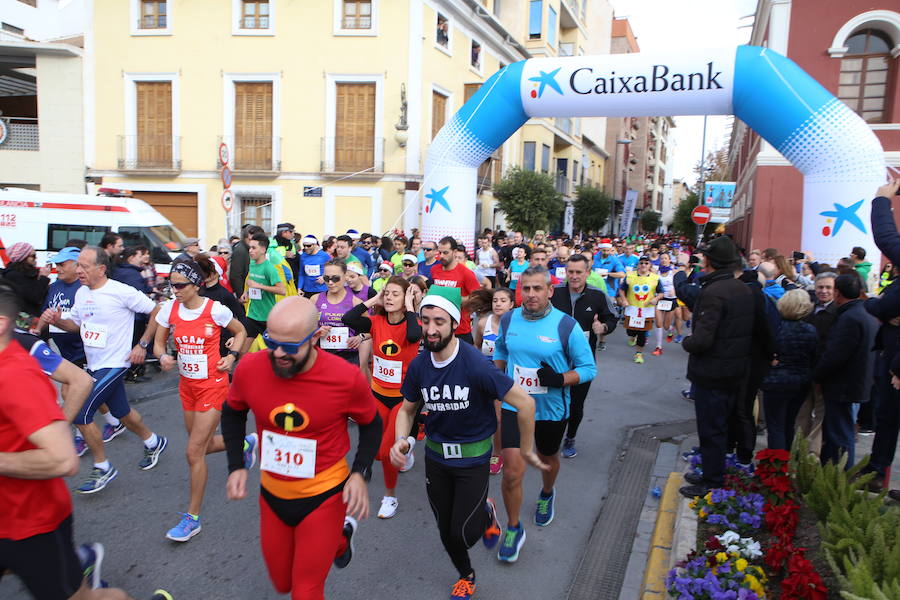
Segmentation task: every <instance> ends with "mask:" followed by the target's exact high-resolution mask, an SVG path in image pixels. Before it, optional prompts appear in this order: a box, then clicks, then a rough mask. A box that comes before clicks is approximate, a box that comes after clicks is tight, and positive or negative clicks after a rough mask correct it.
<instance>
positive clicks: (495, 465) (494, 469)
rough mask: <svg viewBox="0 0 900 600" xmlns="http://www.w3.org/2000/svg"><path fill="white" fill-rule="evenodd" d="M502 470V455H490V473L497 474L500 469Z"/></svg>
mask: <svg viewBox="0 0 900 600" xmlns="http://www.w3.org/2000/svg"><path fill="white" fill-rule="evenodd" d="M502 470H503V457H502V456H492V457H491V475H499V474H500V471H502Z"/></svg>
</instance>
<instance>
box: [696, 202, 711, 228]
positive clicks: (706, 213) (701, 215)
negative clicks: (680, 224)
mask: <svg viewBox="0 0 900 600" xmlns="http://www.w3.org/2000/svg"><path fill="white" fill-rule="evenodd" d="M711 218H712V211H711V210H710V209H709V207H708V206H703V205H702V204H701V205H700V206H698V207H696V208H694V210H692V211H691V221H693V222H694V223H696V224H697V225H706V224H707V223H709V220H710V219H711Z"/></svg>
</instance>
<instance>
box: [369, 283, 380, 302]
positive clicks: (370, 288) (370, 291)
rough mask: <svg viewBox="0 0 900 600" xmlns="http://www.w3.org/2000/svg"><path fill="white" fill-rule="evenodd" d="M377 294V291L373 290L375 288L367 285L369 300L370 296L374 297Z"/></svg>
mask: <svg viewBox="0 0 900 600" xmlns="http://www.w3.org/2000/svg"><path fill="white" fill-rule="evenodd" d="M377 295H378V292H376V291H375V288H373V287H372V286H371V285H370V286H369V297H368V298H367V300H371V299H372V298H374V297H375V296H377Z"/></svg>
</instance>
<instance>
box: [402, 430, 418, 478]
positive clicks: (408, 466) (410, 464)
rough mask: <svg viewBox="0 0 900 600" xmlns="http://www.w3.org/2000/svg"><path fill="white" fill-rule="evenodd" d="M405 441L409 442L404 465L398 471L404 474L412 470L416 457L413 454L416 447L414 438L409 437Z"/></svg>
mask: <svg viewBox="0 0 900 600" xmlns="http://www.w3.org/2000/svg"><path fill="white" fill-rule="evenodd" d="M406 441H407V442H409V452H407V453H406V463H405V464H404V465H403V468H402V469H400V472H401V473H406V472H407V471H409V470H410V469H412V468H413V465H414V464H416V455H415V454H413V449H415V447H416V438H414V437H412V436H409V437H408V438H406Z"/></svg>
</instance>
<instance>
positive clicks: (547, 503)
mask: <svg viewBox="0 0 900 600" xmlns="http://www.w3.org/2000/svg"><path fill="white" fill-rule="evenodd" d="M555 501H556V488H555V487H554V488H553V491H551V492H550V496H548V497H544V492H543V491H541V494H540V496H538V501H537V508H536V509H535V511H534V524H535V525H537V526H538V527H546V526H547V525H549V524H550V522H551V521H552V520H553V515H554V511H553V504H554V502H555Z"/></svg>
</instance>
